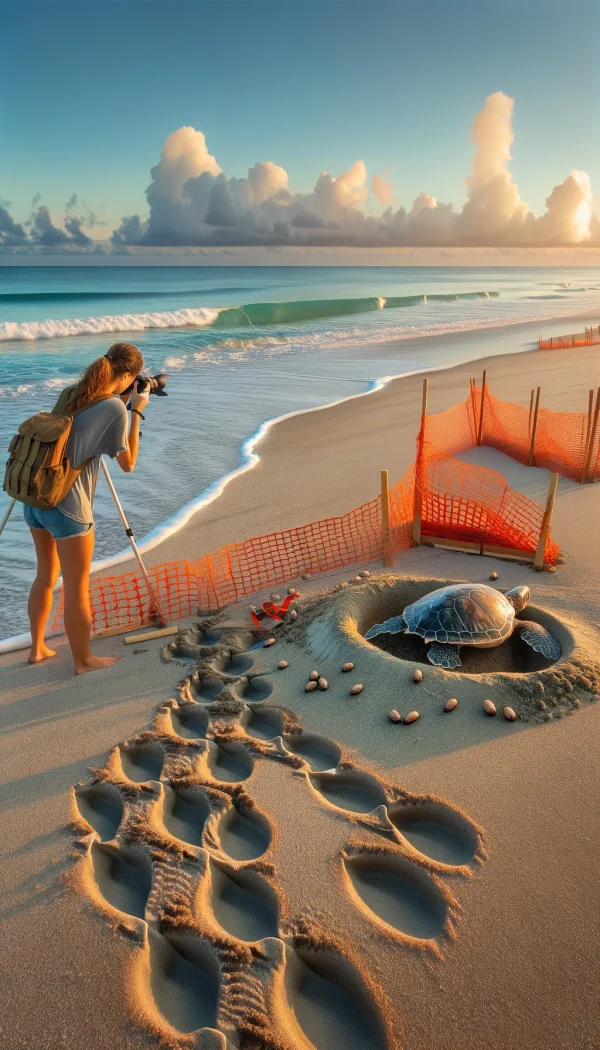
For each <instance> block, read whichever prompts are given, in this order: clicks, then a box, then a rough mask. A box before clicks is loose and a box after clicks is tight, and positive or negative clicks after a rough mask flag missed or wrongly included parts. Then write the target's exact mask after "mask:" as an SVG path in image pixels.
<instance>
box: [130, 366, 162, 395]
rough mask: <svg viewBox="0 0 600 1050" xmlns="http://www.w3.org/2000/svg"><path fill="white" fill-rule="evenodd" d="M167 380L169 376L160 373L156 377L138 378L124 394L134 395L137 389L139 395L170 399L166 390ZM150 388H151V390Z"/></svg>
mask: <svg viewBox="0 0 600 1050" xmlns="http://www.w3.org/2000/svg"><path fill="white" fill-rule="evenodd" d="M167 379H168V375H167V373H166V372H158V373H157V375H155V376H136V377H135V379H134V381H133V383H132V384H131V386H128V387H127V390H124V391H123V394H132V393H133V390H134V387H135V389H136V391H137V393H138V394H143V393H144V392H146V393H149V394H156V396H157V397H168V394H167V391H166V390H165V386H166V384H167ZM148 387H150V389H149V390H148Z"/></svg>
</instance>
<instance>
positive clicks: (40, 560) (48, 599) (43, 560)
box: [27, 529, 60, 664]
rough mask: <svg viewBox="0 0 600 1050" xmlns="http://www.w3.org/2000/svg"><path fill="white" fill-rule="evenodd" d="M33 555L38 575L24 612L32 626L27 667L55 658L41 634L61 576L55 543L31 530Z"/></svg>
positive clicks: (43, 531) (36, 530)
mask: <svg viewBox="0 0 600 1050" xmlns="http://www.w3.org/2000/svg"><path fill="white" fill-rule="evenodd" d="M30 531H31V535H32V536H33V542H34V545H35V553H36V557H37V573H36V577H35V580H34V581H33V584H32V586H31V591H30V592H29V602H28V604H27V612H28V614H29V623H30V625H31V652H30V654H29V663H30V664H39V663H40V662H41V661H42V660H48V659H49V658H50V657H51V656H56V653H55V652H54V650H53V649H49V648H48V646H47V645H46V643H45V641H44V633H45V630H46V624H47V623H48V617H49V615H50V609H51V608H52V592H53V590H54V588H55V586H56V581H57V580H58V577H59V575H60V565H59V561H58V554H57V551H56V543H55V542H54V540H53V539H52V536H51V535H50V533H49V532H48V531H47V530H46V529H31V530H30Z"/></svg>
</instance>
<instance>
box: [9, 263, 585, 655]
mask: <svg viewBox="0 0 600 1050" xmlns="http://www.w3.org/2000/svg"><path fill="white" fill-rule="evenodd" d="M599 287H600V277H599V275H598V272H597V271H596V270H594V269H584V268H578V269H566V270H559V269H554V268H553V269H533V268H510V269H509V268H493V269H479V268H466V267H465V268H426V267H416V268H405V267H400V268H396V267H312V266H311V267H208V266H189V267H188V266H186V267H175V266H169V267H144V266H119V267H107V266H92V267H83V266H77V267H33V266H31V267H30V266H18V267H14V266H13V267H0V357H1V364H2V370H1V372H0V445H3V446H4V447H6V445H7V444H8V441H9V438H10V436H11V435H12V434H13V433H14V431H15V429H16V427H17V426H18V424H19V423H20V422H21V420H22V419H24V418H26V417H27V416H28V415H31V414H32V413H33V412H35V411H39V410H41V409H48V408H50V407H51V406H52V404H53V402H54V400H55V398H56V396H57V394H58V392H59V391H60V389H61V388H62V387H63V386H64V385H66V384H67V383H69V382H72V381H73V379H74V378H75V377H76V376H77V375H78V374H79V372H80V371H81V370H82V368H83V367H85V365H86V364H87V363H88V362H89V361H90V360H92V359H93V358H94V357H96V356H98V355H99V354H101V353H104V352H105V351H106V349H107V348H108V347H109V346H110V344H111V343H112V342H114V341H115V340H117V339H127V340H128V341H131V342H135V343H136V344H137V345H138V346H139V347H140V349H141V350H142V352H143V354H144V358H145V361H146V363H147V366H148V368H149V370H150V371H151V372H156V371H167V372H169V374H170V379H169V383H168V390H169V394H170V396H169V398H168V399H167V398H165V399H152V402H151V405H150V406H149V411H148V413H147V421H146V424H145V427H144V430H145V433H144V437H143V439H142V449H141V452H140V456H139V459H138V465H137V467H136V470H135V472H134V473H133V474H131V475H124V474H122V473H121V472H120V471H119V472H118V473H116V472H115V470H114V469H113V475H114V476H115V480H116V483H117V485H118V489H119V492H120V494H121V496H122V500H123V503H124V505H125V508H126V511H127V513H128V515H129V517H130V520H131V524H132V527H133V529H134V532H135V534H136V537H138V539H140V538H142V537H144V536H146V535H147V534H148V533H149V532H151V531H152V530H155V531H156V530H157V529H159V528H160V526H161V523H164V522H166V521H168V520H169V519H170V518H172V517H173V515H176V514H177V513H178V512H179V511H180V509H181V508H182V507H185V506H186V505H189V504H190V503H192V504H194V501H196V502H197V500H198V497H199V496H200V495H201V494H202V493H204V492H206V490H207V489H209V487H210V486H214V485H215V484H216V483H217V482H218V479H220V478H222V477H223V476H225V475H227V474H228V473H230V472H231V471H233V470H235V469H236V468H237V467H239V466H240V463H241V462H242V461H243V460H244V459H245V457H247V454H248V447H247V446H246V448H245V449H244V445H245V443H247V442H248V440H249V439H250V438H251V436H252V435H255V434H256V433H257V431H258V430H259V429H260V427H261V424H263V423H264V422H265V420H268V419H272V418H273V417H277V416H280V415H283V414H285V413H288V412H293V411H298V410H302V409H307V408H312V407H315V406H318V405H324V404H328V403H330V402H333V401H336V400H339V399H341V398H345V397H349V396H352V395H354V394H358V393H361V392H363V391H365V390H368V389H369V388H370V387H372V386H373V385H374V384H376V383H377V381H379V380H381V379H382V378H383V377H387V376H391V375H398V374H402V373H405V372H411V371H415V370H419V369H425V368H437V367H443V366H444V365H448V364H452V363H455V362H457V361H459V360H467V359H469V358H471V359H472V358H477V357H481V356H483V355H484V354H487V353H506V352H507V351H510V350H517V349H527V348H529V347H530V346H532V345H533V338H534V337H537V335H538V334H539V333H540V332H544V333H545V334H546V333H547V334H552V333H555V332H557V331H561V330H569V325H568V324H567V325H566V328H565V323H564V322H563V323H560V322H558V324H557V323H556V322H555V323H552V324H551V323H550V321H551V319H554V318H560V317H565V318H566V317H568V316H570V315H574V314H578V313H581V312H584V311H587V310H593V309H595V308H596V306H597V305H598V302H599V299H598V289H599ZM524 321H530V322H535V326H536V327H535V336H534V331H533V329H532V332H531V342H530V343H529V344H528V345H525V343H524V342H522V345H520V346H515V345H514V336H511V334H510V329H506V331H504V329H505V328H506V326H507V325H510V324H512V323H516V322H524ZM477 329H487V330H488V333H487V335H486V338H485V345H484V343H483V340H477V341H474V340H467V339H465V342H464V346H462V347H461V346H458V347H457V341H456V340H452V341H451V343H449V342H448V340H446V339H445V338H444V337H445V335H446V334H448V333H455V334H456V333H460V332H465V333H467V332H471V331H473V330H477ZM425 334H427V335H434V336H436V337H438V338H436V339H435V340H428V341H427V343H424V344H423V349H421V348H419V346H418V344H415V343H414V341H412V340H411V341H410V342H406V340H407V339H408V338H409V337H411V336H419V335H425ZM511 339H512V342H511ZM392 341H394V342H392ZM5 508H6V498H5V496H4V494H2V495H0V515H2V514H3V513H4V510H5ZM96 524H97V538H96V551H97V556H98V557H100V558H106V557H112V556H113V555H115V554H116V553H118V552H120V551H122V550H123V548H124V542H123V532H122V527H121V525H120V522H119V520H118V519H117V517H116V512H115V509H114V506H113V505H112V503H111V501H110V499H109V498H108V497H107V493H106V491H105V490H104V486H103V482H102V480H101V481H100V482H99V486H98V495H97V502H96ZM0 558H1V560H2V577H3V584H4V587H3V592H4V596H5V601H4V602H3V603H2V608H0V638H1V637H4V636H6V635H12V634H16V633H19V632H20V631H22V630H24V629H25V628H26V616H25V604H26V591H27V585H28V583H29V581H30V580H31V577H32V574H33V570H34V559H33V550H32V547H31V545H30V538H29V535H28V533H27V530H26V529H25V526H24V524H23V522H22V519H21V515H20V514H15V515H13V518H12V519H11V521H10V523H9V525H8V526H7V528H6V530H5V532H4V534H3V535H2V537H1V538H0Z"/></svg>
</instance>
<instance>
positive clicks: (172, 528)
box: [0, 312, 598, 654]
mask: <svg viewBox="0 0 600 1050" xmlns="http://www.w3.org/2000/svg"><path fill="white" fill-rule="evenodd" d="M597 318H598V313H597V312H594V313H590V312H586V313H584V314H581V313H580V314H578V315H576V316H574V317H573V321H576V322H577V323H584V322H587V321H590V320H592V319H594V320H596V319H597ZM537 323H538V322H537V321H533V322H532V321H528V322H517V323H511V324H507V325H495V326H494V327H493V328H479V329H473V330H469V331H468V332H465V331H460V332H456V331H453V332H447V333H444V334H443V335H441V336H440V335H430V334H423V335H418V336H414V335H411V336H403V337H400V338H398V339H395V340H392V341H390V342H389V343H387V344H381V345H386V346H394V345H396V344H398V343H402V344H404V345H406V343H407V342H410V341H411V340H412V341H414V343H415V344H416V345H417V346H418V347H420V348H423V347H424V348H425V349H426V348H427V346H428V345H429V346H431V345H433V344H437V343H438V342H439V341H440V340H442V341H443V345H444V346H445V347H448V346H449V345H451V343H452V342H453V341H454V342H456V343H460V344H461V345H464V342H465V338H466V339H467V340H468V341H469V342H473V341H474V340H475V338H476V337H477V335H478V334H480V333H485V334H486V335H487V337H488V342H489V338H490V336H491V335H492V334H496V335H498V336H501V335H502V334H506V332H507V330H508V331H510V330H511V329H513V330H515V332H520V333H523V334H525V332H524V330H528V329H531V328H532V326H534V325H537ZM528 342H529V340H527V341H526V342H524V343H523V345H522V346H521V348H520V349H516V350H512V351H511V352H510V353H508V354H506V353H498V354H492V355H490V354H489V353H488V354H487V355H486V354H485V353H484V354H483V355H482V356H477V357H474V358H469V359H468V360H467V361H466V362H464V361H463V362H459V363H454V364H443V365H432V366H428V367H424V368H419V369H413V370H411V371H408V372H400V373H396V374H393V375H388V376H382V377H379V378H378V379H375V380H372V381H371V382H370V383H369V385H368V388H367V389H366V390H362V391H360V392H359V393H356V394H350V395H348V396H347V397H342V398H340V399H338V400H336V401H332V402H329V403H328V404H326V405H316V406H313V407H311V408H303V409H298V410H296V411H294V412H288V413H285V414H283V415H280V416H274V417H272V418H270V419H267V420H264V421H263V422H262V423H261V424H260V425H259V427H258V428H257V429H256V430H255V432H254V433H253V434H251V435H250V436H249V437H248V438H247V439H246V440H245V441H244V442H243V443H242V445H241V448H240V458H241V463H239V465H238V466H237V467H235V468H234V469H233V470H231V471H229V472H228V473H227V474H225V475H222V476H221V477H219V478H217V479H215V480H214V481H213V482H211V484H210V485H208V486H207V487H206V488H205V489H204V490H203V491H202V492H201V493H199V495H198V496H196V497H194V498H192V499H191V500H189V501H188V502H187V503H185V504H184V505H183V506H182V507H180V508H178V510H177V511H175V513H174V514H172V515H171V516H170V517H169V518H167V519H165V520H164V521H162V522H161V523H159V524H158V525H156V526H154V527H153V528H152V529H150V531H149V532H147V533H146V534H145V535H144V536H143V537H142V538H141V539H140V540H139V541H136V542H137V546H138V549H139V551H140V553H141V554H142V555H146V554H148V553H150V552H152V551H156V550H157V548H162V547H163V545H165V544H168V543H169V541H170V540H173V539H174V538H176V537H178V536H180V535H181V534H182V533H185V531H186V527H193V526H190V523H191V522H192V520H193V519H194V518H195V517H196V516H197V515H199V514H200V513H201V512H203V511H206V510H207V509H208V508H209V507H211V506H213V505H214V504H215V503H218V501H219V500H220V499H221V498H222V497H223V495H224V493H225V492H226V490H227V489H228V487H229V486H230V485H231V483H233V482H235V481H236V480H239V479H241V478H243V476H244V475H247V474H248V473H249V472H251V471H252V470H253V469H254V468H255V467H257V466H258V465H259V464H260V462H261V455H259V453H258V452H257V451H256V448H257V446H259V445H262V444H263V443H264V442H265V440H266V439H268V438H269V437H272V434H273V431H274V429H275V428H276V427H280V426H282V425H284V424H286V423H290V422H292V421H294V420H302V419H303V418H304V417H309V416H311V415H315V414H321V413H330V412H332V411H333V410H335V409H336V408H338V407H341V406H348V405H351V403H353V402H357V401H360V400H362V399H365V398H367V397H368V396H369V395H375V394H380V393H381V392H382V391H384V390H385V389H389V388H390V387H392V386H395V384H400V383H401V382H404V384H406V383H407V382H408V381H409V380H411V379H412V380H415V379H417V378H418V377H419V376H423V375H428V374H436V373H439V374H443V373H449V374H450V373H452V372H455V371H456V370H457V369H459V370H460V369H462V368H464V367H465V365H468V366H469V367H471V366H472V365H479V366H480V367H481V366H482V365H483V366H484V367H485V366H486V365H487V366H488V368H489V366H490V365H491V364H492V362H494V361H496V362H500V361H503V360H505V359H507V358H509V359H511V358H517V357H521V356H522V355H523V354H529V353H531V352H534V353H543V355H544V356H546V355H551V354H555V353H570V354H573V353H577V352H578V351H573V350H566V351H543V352H542V351H537V350H536V349H535V344H534V345H533V346H530V345H527V343H528ZM594 349H598V348H594V347H590V348H589V350H590V351H592V352H593V351H594ZM444 407H445V408H448V407H450V405H449V404H447V405H445V406H444ZM415 435H416V430H415ZM413 448H414V442H413ZM410 462H412V459H411V460H410ZM409 465H410V464H409V463H408V462H407V463H406V467H408V466H409ZM353 505H354V504H353ZM356 505H360V504H356ZM350 509H352V508H351V506H346V507H344V508H343V509H341V510H340V511H339V513H346V512H347V511H348V510H350ZM327 516H330V515H327ZM309 520H314V521H316V520H319V518H318V516H315V517H312V518H310V519H309ZM302 523H304V522H302ZM294 524H301V523H300V522H294V523H293V524H292V525H288V526H286V527H293V525H294ZM268 531H278V530H276V529H270V530H268ZM258 534H259V533H256V532H255V533H254V535H258ZM248 538H250V537H249V536H238V537H237V541H239V542H242V541H243V539H248ZM227 542H236V540H235V539H233V540H228V541H227ZM175 543H176V540H175ZM220 545H221V544H217V545H216V546H213V545H209V547H208V549H207V550H205V549H203V550H202V552H201V553H209V552H210V550H214V549H218V546H220ZM199 554H200V552H198V554H197V555H196V556H199ZM171 560H178V559H177V555H176V553H172V554H171V555H170V556H167V557H162V558H158V559H157V558H154V557H153V558H151V559H150V562H149V563H150V564H157V562H158V561H171ZM117 565H123V566H124V569H123V571H124V572H128V571H131V570H132V569H134V568H135V566H136V562H135V560H134V557H133V555H132V552H131V549H130V548H125V549H122V550H121V551H119V552H117V553H116V554H114V555H109V556H108V557H105V558H100V559H98V560H94V561H93V562H92V566H91V573H92V574H100V575H107V574H108V571H109V570H112V569H113V568H114V567H115V566H117ZM57 586H60V580H59V583H58V584H57ZM29 645H30V635H29V634H28V633H24V634H21V635H14V636H10V637H7V638H4V639H0V654H1V653H9V652H13V651H18V650H20V649H25V648H27V647H28V646H29Z"/></svg>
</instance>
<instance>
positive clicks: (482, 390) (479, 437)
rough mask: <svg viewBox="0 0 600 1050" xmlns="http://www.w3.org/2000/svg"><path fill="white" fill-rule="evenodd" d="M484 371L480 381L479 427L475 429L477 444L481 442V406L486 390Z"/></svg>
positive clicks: (483, 402)
mask: <svg viewBox="0 0 600 1050" xmlns="http://www.w3.org/2000/svg"><path fill="white" fill-rule="evenodd" d="M485 377H486V372H484V373H483V381H482V383H481V408H480V409H479V429H478V431H477V444H478V445H480V444H481V435H482V432H483V406H484V404H485V391H486V378H485Z"/></svg>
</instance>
